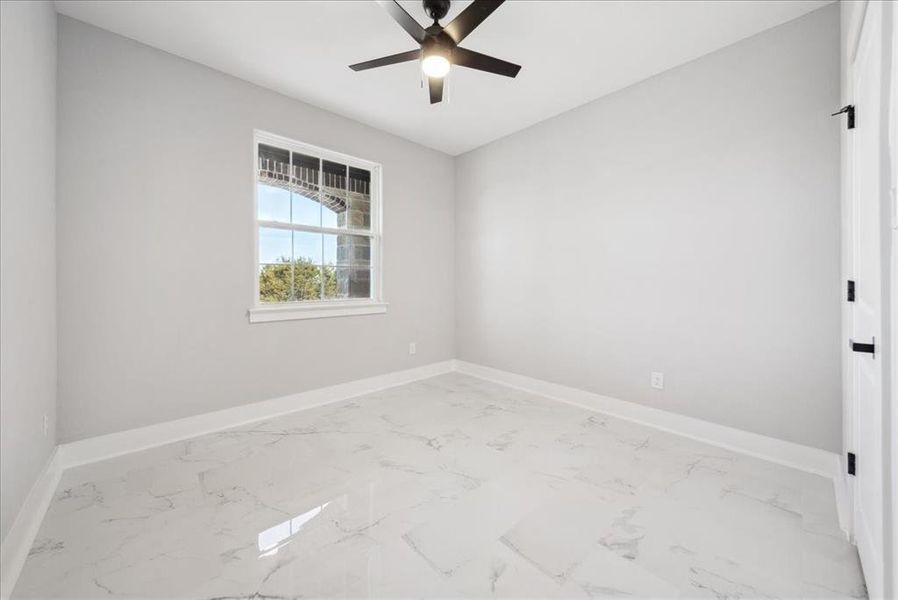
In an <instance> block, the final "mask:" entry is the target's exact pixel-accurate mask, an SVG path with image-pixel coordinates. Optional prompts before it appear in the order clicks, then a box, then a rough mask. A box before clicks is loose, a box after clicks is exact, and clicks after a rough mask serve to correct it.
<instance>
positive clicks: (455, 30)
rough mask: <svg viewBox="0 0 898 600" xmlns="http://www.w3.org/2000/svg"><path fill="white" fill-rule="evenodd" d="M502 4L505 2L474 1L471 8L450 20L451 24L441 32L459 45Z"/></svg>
mask: <svg viewBox="0 0 898 600" xmlns="http://www.w3.org/2000/svg"><path fill="white" fill-rule="evenodd" d="M503 2H505V0H474V3H473V4H471V6H469V7H468V8H466V9H464V10H463V11H461V13H459V15H458V16H457V17H455V18H454V19H452V22H451V23H449V24H448V25H446V26H445V27H443V31H445V32H446V33H448V34H449V37H451V38H452V39H453V41H454V42H455V43H456V44H460V43H461V41H462V40H463V39H465V38H466V37H468V34H469V33H471V32H472V31H474V29H475V28H476V27H477V26H478V25H480V24H481V23H483V20H484V19H486V18H487V17H488V16H490V15H491V14H493V11H494V10H496V9H497V8H499V5H500V4H502V3H503Z"/></svg>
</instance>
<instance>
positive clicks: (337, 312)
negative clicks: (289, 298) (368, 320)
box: [249, 301, 388, 323]
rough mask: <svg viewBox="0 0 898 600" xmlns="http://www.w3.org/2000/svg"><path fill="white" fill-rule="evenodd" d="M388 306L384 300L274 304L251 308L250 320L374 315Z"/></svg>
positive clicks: (267, 320)
mask: <svg viewBox="0 0 898 600" xmlns="http://www.w3.org/2000/svg"><path fill="white" fill-rule="evenodd" d="M387 306H388V305H387V304H386V303H384V302H368V301H365V302H309V303H299V302H294V303H292V304H272V305H270V306H260V307H257V308H251V309H249V322H250V323H271V322H272V321H292V320H296V319H324V318H329V317H351V316H355V315H374V314H380V313H385V312H387Z"/></svg>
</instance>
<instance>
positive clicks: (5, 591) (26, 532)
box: [0, 449, 62, 600]
mask: <svg viewBox="0 0 898 600" xmlns="http://www.w3.org/2000/svg"><path fill="white" fill-rule="evenodd" d="M60 475H62V468H60V466H59V451H58V449H57V450H54V451H53V453H52V454H51V455H50V458H49V459H48V460H47V464H46V465H44V468H43V470H42V471H41V472H40V474H39V475H38V477H37V480H36V481H35V482H34V485H33V486H31V490H30V491H29V492H28V495H27V496H26V497H25V501H24V502H23V503H22V508H21V509H20V510H19V514H17V515H16V518H15V520H14V521H13V523H12V526H11V527H10V528H9V532H7V534H6V537H5V538H3V544H2V547H0V598H3V599H4V600H5V599H6V598H9V597H10V596H12V590H13V587H14V586H15V585H16V580H17V579H18V578H19V572H20V571H21V570H22V565H24V564H25V559H26V558H28V552H29V551H30V550H31V545H32V544H33V543H34V538H35V536H36V535H37V532H38V529H40V526H41V521H43V520H44V514H45V513H46V512H47V508H48V507H49V506H50V501H51V500H53V494H54V493H56V485H57V484H58V483H59V477H60Z"/></svg>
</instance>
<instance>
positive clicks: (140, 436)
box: [59, 360, 453, 469]
mask: <svg viewBox="0 0 898 600" xmlns="http://www.w3.org/2000/svg"><path fill="white" fill-rule="evenodd" d="M452 369H453V361H451V360H447V361H443V362H438V363H431V364H429V365H424V366H423V367H415V368H413V369H407V370H405V371H394V372H392V373H386V374H384V375H376V376H374V377H368V378H366V379H357V380H355V381H349V382H347V383H340V384H337V385H332V386H329V387H324V388H319V389H316V390H311V391H308V392H300V393H298V394H290V395H288V396H282V397H280V398H273V399H271V400H263V401H261V402H254V403H252V404H244V405H241V406H235V407H233V408H226V409H224V410H217V411H215V412H210V413H204V414H201V415H195V416H192V417H185V418H183V419H178V420H176V421H166V422H165V423H158V424H156V425H149V426H147V427H139V428H137V429H129V430H127V431H119V432H117V433H110V434H108V435H101V436H98V437H93V438H88V439H84V440H79V441H77V442H71V443H68V444H62V445H60V446H59V463H60V466H61V467H62V468H64V469H67V468H69V467H75V466H78V465H83V464H87V463H92V462H96V461H99V460H106V459H108V458H114V457H116V456H121V455H123V454H128V453H130V452H137V451H139V450H146V449H147V448H154V447H156V446H162V445H164V444H170V443H172V442H179V441H182V440H186V439H190V438H194V437H197V436H200V435H204V434H206V433H211V432H214V431H221V430H223V429H230V428H232V427H239V426H241V425H246V424H247V423H253V422H256V421H261V420H264V419H270V418H273V417H278V416H281V415H285V414H288V413H292V412H296V411H300V410H305V409H308V408H314V407H316V406H323V405H325V404H331V403H333V402H339V401H340V400H346V399H348V398H354V397H356V396H362V395H364V394H370V393H372V392H377V391H379V390H383V389H386V388H391V387H395V386H397V385H403V384H405V383H411V382H413V381H418V380H419V379H426V378H428V377H433V376H435V375H441V374H443V373H449V372H450V371H452Z"/></svg>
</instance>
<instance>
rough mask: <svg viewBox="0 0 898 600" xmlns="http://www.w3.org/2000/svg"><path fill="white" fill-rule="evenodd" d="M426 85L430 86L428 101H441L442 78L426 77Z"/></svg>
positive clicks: (432, 102)
mask: <svg viewBox="0 0 898 600" xmlns="http://www.w3.org/2000/svg"><path fill="white" fill-rule="evenodd" d="M427 85H428V86H429V87H430V103H431V104H436V103H437V102H442V101H443V78H442V77H428V78H427Z"/></svg>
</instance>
